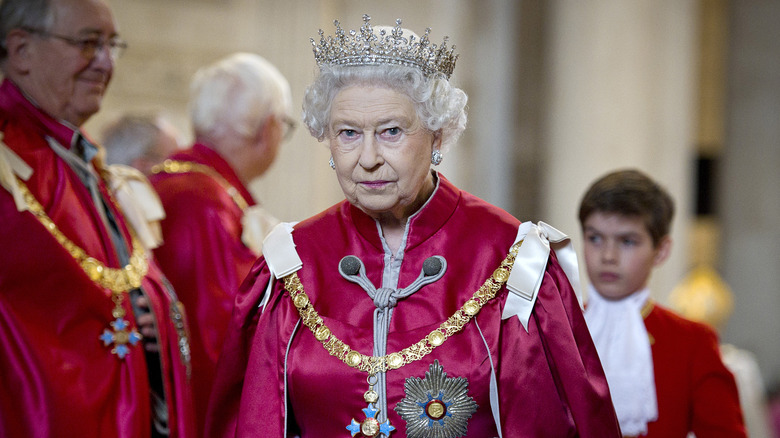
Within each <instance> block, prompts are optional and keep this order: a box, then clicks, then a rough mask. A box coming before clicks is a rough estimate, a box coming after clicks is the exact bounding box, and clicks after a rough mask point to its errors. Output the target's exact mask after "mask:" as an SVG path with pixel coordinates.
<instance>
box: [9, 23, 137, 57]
mask: <svg viewBox="0 0 780 438" xmlns="http://www.w3.org/2000/svg"><path fill="white" fill-rule="evenodd" d="M23 29H24V30H26V31H27V32H30V33H33V34H36V35H40V36H42V37H44V38H57V39H58V40H61V41H64V42H66V43H68V44H70V45H71V46H74V47H77V48H78V49H79V50H81V56H83V57H84V58H86V59H89V60H92V59H94V58H95V56H97V52H98V51H99V50H102V49H103V48H104V47H107V48H108V54H109V55H110V56H111V59H112V60H113V61H116V60H117V59H119V57H120V56H122V53H123V52H124V51H125V49H127V42H125V41H124V40H122V39H121V38H118V37H112V38H109V39H105V38H102V37H96V36H90V37H85V38H72V37H69V36H65V35H59V34H56V33H52V32H49V31H47V30H43V29H34V28H30V27H24V28H23Z"/></svg>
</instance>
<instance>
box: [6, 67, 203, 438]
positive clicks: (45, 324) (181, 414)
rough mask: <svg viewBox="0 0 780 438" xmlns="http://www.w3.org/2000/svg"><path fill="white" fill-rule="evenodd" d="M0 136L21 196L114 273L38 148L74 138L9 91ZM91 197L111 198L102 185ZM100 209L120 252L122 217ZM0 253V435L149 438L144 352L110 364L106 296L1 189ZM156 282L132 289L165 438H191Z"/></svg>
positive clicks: (66, 183)
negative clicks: (138, 292)
mask: <svg viewBox="0 0 780 438" xmlns="http://www.w3.org/2000/svg"><path fill="white" fill-rule="evenodd" d="M0 130H2V132H3V135H4V138H3V141H4V142H5V144H6V145H7V146H8V147H9V148H10V149H11V150H12V151H13V152H14V153H15V154H16V155H18V156H19V157H21V158H22V159H23V160H24V161H25V162H26V163H27V164H28V165H29V166H31V167H32V169H33V174H32V176H31V178H30V179H29V180H28V181H26V185H27V186H28V187H29V189H30V191H31V192H32V194H33V195H34V196H35V198H36V199H37V200H38V201H39V202H40V203H41V204H42V206H43V207H44V209H45V211H46V213H47V214H48V216H49V217H50V218H51V219H52V220H53V221H54V223H55V224H56V225H57V227H58V228H59V229H60V230H61V231H62V233H64V234H65V236H67V237H68V238H69V239H70V240H71V241H73V242H74V243H75V244H76V245H78V246H79V247H81V248H83V249H84V251H85V252H86V253H87V254H89V255H90V256H92V257H94V258H95V259H97V260H99V261H100V262H101V263H103V264H105V265H106V266H108V267H113V268H116V267H119V260H118V256H117V253H116V251H115V249H114V247H113V244H112V243H111V237H110V236H109V231H108V230H107V229H106V227H105V226H104V225H103V222H102V220H101V218H100V216H99V215H98V212H97V210H96V208H95V206H94V203H93V201H92V198H91V196H90V194H89V191H88V189H87V188H86V187H85V185H84V183H82V181H81V180H80V179H79V177H78V176H77V175H76V174H75V173H74V172H73V170H72V169H71V168H70V167H69V166H68V164H67V163H65V162H64V161H63V160H62V159H61V158H60V157H59V156H58V155H56V154H55V153H54V151H53V150H52V149H51V148H50V147H49V145H48V144H47V141H46V139H45V138H46V137H51V138H53V139H54V140H56V141H57V142H59V143H60V144H61V145H64V146H65V147H70V144H71V139H72V137H73V136H74V135H75V132H74V130H73V129H72V128H70V127H68V126H66V125H64V124H62V123H61V122H59V121H57V120H54V119H52V118H51V117H49V116H48V115H46V114H44V113H43V112H42V111H41V110H39V109H38V108H36V107H35V106H33V105H32V104H31V103H30V102H29V101H28V100H27V99H25V97H24V96H23V95H22V93H21V92H20V91H19V89H17V88H16V86H15V85H13V84H12V83H11V82H10V81H8V80H5V81H4V82H3V84H2V86H1V87H0ZM99 189H100V191H101V192H102V195H103V197H104V198H105V199H110V197H109V194H108V192H107V190H106V187H105V185H104V183H103V182H102V181H100V182H99ZM108 206H109V208H110V209H111V212H112V213H113V216H114V217H115V218H116V220H117V221H118V226H119V228H120V230H121V232H122V233H123V235H124V239H125V241H126V242H130V235H129V233H128V229H127V225H126V224H125V222H124V220H123V216H122V213H121V212H120V211H119V209H118V208H117V206H116V205H115V204H114V203H113V202H111V201H109V202H108ZM0 248H2V251H0V387H2V388H3V389H2V393H3V394H2V396H0V436H2V437H74V438H75V437H78V438H83V437H98V436H101V437H120V438H125V437H126V438H131V437H132V438H137V437H146V436H149V434H150V432H151V429H152V426H151V407H150V400H149V398H150V384H149V379H148V373H147V365H146V361H145V357H144V350H143V347H142V346H141V345H140V344H138V345H136V346H133V347H130V352H129V354H128V355H127V356H126V357H125V358H124V359H120V358H119V357H118V356H117V355H114V354H112V353H111V346H110V345H109V346H108V347H106V346H104V345H103V342H102V341H101V340H100V339H99V336H100V335H101V333H103V331H104V330H105V329H110V328H111V327H110V325H109V324H110V323H111V322H112V321H113V317H112V309H113V308H114V304H113V302H112V300H111V298H110V296H111V293H110V292H109V291H108V290H107V289H104V288H102V287H100V286H98V285H97V284H96V283H94V282H92V281H91V280H90V279H89V278H88V277H87V275H86V274H85V273H84V271H83V270H82V268H81V267H80V266H79V264H78V263H77V261H76V260H75V259H74V258H73V257H72V256H71V255H70V253H69V252H68V251H66V250H65V249H64V248H63V246H62V245H61V244H60V243H58V242H57V240H55V238H54V237H53V236H52V234H51V233H50V232H48V231H47V230H46V229H45V228H44V227H43V225H41V223H40V222H39V221H38V220H37V219H36V218H35V216H34V215H33V214H32V213H31V212H30V211H24V212H19V211H18V209H17V207H16V205H15V203H14V200H13V198H12V196H11V194H10V193H9V192H8V191H6V190H5V189H3V188H1V187H0ZM163 281H164V279H163V276H162V274H161V273H160V271H159V269H158V267H157V265H156V264H155V262H154V261H153V260H151V261H150V264H149V273H148V275H147V276H146V277H145V278H144V279H143V284H142V289H143V291H144V292H145V294H146V296H147V298H148V300H149V303H150V308H151V311H152V312H153V314H154V316H155V318H156V321H155V323H156V324H155V325H156V328H157V331H158V343H159V346H160V349H161V353H160V362H161V363H160V366H161V368H162V380H163V388H164V391H165V397H166V399H167V402H168V412H169V415H170V417H169V426H170V428H171V436H172V437H187V436H193V434H194V431H193V429H194V419H193V415H192V400H191V394H190V388H189V383H188V381H187V380H188V378H187V375H186V363H185V361H186V360H188V359H187V358H186V348H185V351H182V350H180V346H181V347H186V339H184V338H183V337H180V336H179V335H180V334H182V332H181V331H180V330H177V327H176V326H175V325H174V321H173V320H172V315H173V314H174V313H175V312H174V310H172V309H173V306H175V301H174V298H173V297H172V295H171V294H169V292H168V290H167V289H166V288H165V286H164V285H163ZM129 302H130V300H129V299H128V298H127V297H126V298H125V300H124V303H123V306H124V308H125V311H126V313H127V315H128V316H126V317H125V319H127V320H128V321H129V322H130V325H131V327H135V319H134V318H133V317H132V315H133V313H132V309H131V307H130V304H129ZM185 336H186V334H185ZM180 342H181V344H180Z"/></svg>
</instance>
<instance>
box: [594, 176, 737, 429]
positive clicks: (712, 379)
mask: <svg viewBox="0 0 780 438" xmlns="http://www.w3.org/2000/svg"><path fill="white" fill-rule="evenodd" d="M673 215H674V202H673V201H672V199H671V197H670V196H669V194H668V193H666V191H665V190H664V189H662V188H661V187H660V186H659V185H658V184H656V183H655V182H653V181H652V180H651V179H650V178H648V177H647V176H646V175H645V174H643V173H641V172H639V171H636V170H624V171H618V172H614V173H610V174H608V175H606V176H604V177H602V178H601V179H599V180H597V181H596V182H595V183H594V184H593V185H592V186H591V187H590V189H589V190H588V191H587V193H586V194H585V197H584V198H583V200H582V203H581V204H580V211H579V219H580V224H581V226H582V231H583V234H584V253H585V265H586V268H587V272H588V277H589V278H590V290H589V294H588V305H587V307H586V310H585V319H586V321H587V324H588V328H589V329H590V331H591V335H592V336H593V341H594V343H595V344H596V349H597V350H598V353H599V357H600V358H601V361H602V365H603V366H604V372H605V373H606V375H607V382H608V383H609V387H610V392H611V394H612V401H613V404H614V406H615V411H616V413H617V416H618V421H619V422H620V427H621V430H622V432H623V435H624V436H646V437H658V438H675V437H679V438H685V437H686V436H687V435H688V433H689V432H693V433H695V434H696V436H697V437H698V438H708V437H745V436H746V432H745V427H744V424H743V420H742V412H741V410H740V406H739V396H738V394H737V387H736V384H735V382H734V377H733V376H732V375H731V373H730V372H729V371H728V370H727V369H726V367H725V366H724V365H723V362H722V360H721V358H720V353H719V350H718V339H717V335H716V334H715V332H714V331H713V330H712V329H710V328H709V327H707V326H705V325H703V324H701V323H697V322H693V321H690V320H687V319H684V318H682V317H681V316H679V315H677V314H675V313H673V312H671V311H670V310H668V309H665V308H663V307H661V306H659V305H658V304H656V303H655V302H654V301H653V300H652V299H651V298H650V290H649V289H648V287H647V283H648V279H649V278H650V274H651V272H652V270H653V268H654V267H656V266H658V265H660V264H661V263H663V262H664V261H665V260H666V258H667V257H668V256H669V252H670V250H671V246H672V242H671V239H670V237H669V227H670V225H671V222H672V217H673Z"/></svg>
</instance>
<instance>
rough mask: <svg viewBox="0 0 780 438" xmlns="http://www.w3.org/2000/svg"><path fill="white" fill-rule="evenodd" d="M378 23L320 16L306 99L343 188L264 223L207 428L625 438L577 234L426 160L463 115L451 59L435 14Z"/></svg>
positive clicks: (222, 432) (247, 432)
mask: <svg viewBox="0 0 780 438" xmlns="http://www.w3.org/2000/svg"><path fill="white" fill-rule="evenodd" d="M369 20H370V18H369V17H368V16H365V17H364V21H365V23H364V25H363V26H362V27H361V28H360V30H359V31H357V32H350V33H346V32H345V31H344V30H342V28H341V27H340V25H339V24H338V22H336V27H337V29H336V31H337V33H336V36H335V37H332V38H326V37H324V36H323V35H322V32H320V36H321V40H320V42H319V43H318V44H315V47H314V53H315V58H316V61H317V64H318V65H319V68H320V73H319V75H318V77H317V78H316V80H315V82H314V84H313V85H311V86H310V87H309V88H308V89H307V91H306V97H305V101H304V107H303V112H304V121H305V123H306V125H307V126H308V127H309V130H310V131H311V133H312V134H313V135H314V136H315V137H317V138H318V139H319V140H320V141H327V142H328V143H329V145H330V151H331V154H332V159H331V161H330V165H331V167H332V168H333V169H334V171H335V174H336V178H337V179H338V181H339V184H340V185H341V188H342V190H343V191H344V195H345V196H346V200H345V201H343V202H341V203H339V204H336V205H334V206H333V207H331V208H329V209H327V210H325V211H324V212H322V213H320V214H318V215H316V216H314V217H312V218H310V219H307V220H305V221H302V222H300V223H297V224H295V225H292V224H281V225H280V226H278V227H277V228H276V229H275V230H274V231H273V232H272V233H271V235H269V237H268V238H267V239H266V240H265V242H264V256H263V258H261V259H260V260H259V261H258V262H257V263H256V264H255V266H254V267H253V268H252V271H251V273H250V275H249V276H248V278H247V280H246V281H245V282H244V285H243V287H242V290H241V291H240V293H239V295H238V297H237V300H236V308H235V310H234V313H233V319H232V321H231V325H230V328H229V330H228V335H227V338H226V341H225V344H224V349H223V352H222V356H221V358H220V363H219V367H218V372H217V373H218V375H217V381H216V383H215V388H214V393H213V396H212V398H211V401H210V409H209V418H208V420H207V422H208V424H209V432H208V433H209V436H262V437H286V436H295V435H298V436H300V437H302V438H306V437H338V436H350V435H351V436H366V437H375V436H383V437H407V436H408V437H442V438H449V437H461V436H468V437H496V436H504V437H513V438H516V437H538V436H545V437H570V436H582V437H610V436H619V431H618V426H617V422H616V420H615V414H614V410H613V408H612V405H611V402H610V400H609V392H608V389H607V384H606V379H605V377H604V373H603V371H602V369H601V366H600V364H599V360H598V357H597V355H596V351H595V349H594V347H593V344H592V341H591V339H590V336H589V335H588V331H587V329H586V326H585V323H584V320H583V317H582V313H581V309H580V306H579V302H578V297H577V295H576V294H575V291H574V289H573V288H572V286H571V284H570V282H569V280H568V278H567V275H566V270H565V267H563V266H562V264H560V263H559V262H558V259H559V257H560V258H561V259H563V258H564V257H563V256H561V255H560V252H559V253H558V254H556V252H554V251H551V250H550V247H551V246H552V247H553V248H558V247H561V246H560V245H559V242H561V241H565V239H564V238H565V236H563V235H561V234H560V233H559V232H558V231H557V230H555V229H554V228H552V227H549V226H548V225H546V224H541V223H540V225H538V226H537V225H532V224H530V223H527V224H522V225H521V223H520V221H518V220H517V219H515V218H514V217H512V216H511V215H509V214H508V213H506V212H505V211H502V210H500V209H498V208H497V207H494V206H492V205H489V204H487V203H486V202H484V201H482V200H480V199H478V198H476V197H474V196H472V195H470V194H468V193H465V192H463V191H461V190H458V189H457V188H456V187H455V186H453V185H452V183H450V182H449V181H447V179H445V178H444V177H443V176H442V175H441V174H440V173H438V172H436V171H433V170H432V169H431V164H434V165H436V164H439V163H440V162H441V158H442V153H443V151H444V150H445V149H446V147H447V146H448V145H450V144H451V143H453V142H454V141H455V140H456V139H457V137H458V136H459V134H460V133H461V132H462V131H463V129H464V127H465V121H466V115H465V110H464V108H465V105H466V95H465V94H464V93H463V91H461V90H459V89H457V88H455V87H453V86H451V85H450V83H449V76H450V74H451V73H452V70H453V68H454V65H455V60H456V58H457V57H456V55H455V54H454V53H453V50H451V49H448V48H447V44H446V43H447V42H446V39H445V41H444V43H442V44H441V45H439V46H436V45H435V44H431V43H430V41H429V39H428V32H427V31H426V33H425V34H424V35H423V37H422V38H419V37H417V36H416V35H414V34H413V33H411V32H410V31H408V30H406V29H402V28H401V27H400V20H399V21H398V25H397V26H396V27H394V28H376V29H374V28H372V27H371V25H370V22H369ZM312 43H313V44H314V41H313V40H312ZM565 249H566V250H567V251H569V252H567V253H566V255H567V257H569V256H571V255H572V254H571V252H570V251H571V248H570V247H569V248H565ZM569 262H571V260H569ZM568 267H569V269H570V272H572V273H573V272H575V271H576V260H575V261H574V263H573V264H572V263H569V264H568Z"/></svg>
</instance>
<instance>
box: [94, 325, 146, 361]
mask: <svg viewBox="0 0 780 438" xmlns="http://www.w3.org/2000/svg"><path fill="white" fill-rule="evenodd" d="M129 326H130V323H128V322H127V321H126V320H125V319H124V318H123V317H121V316H119V317H117V318H116V319H115V320H114V321H113V322H111V327H112V328H113V329H114V330H113V331H112V330H109V329H105V330H103V334H102V335H100V340H101V341H103V346H105V347H107V346H109V345H111V344H114V348H112V349H111V353H113V354H116V355H117V356H119V358H120V359H124V358H125V356H127V354H128V353H130V347H128V344H129V345H135V344H137V343H138V342H139V341H141V339H142V338H143V337H142V336H141V334H140V333H138V331H137V330H136V329H132V330H128V327H129Z"/></svg>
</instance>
